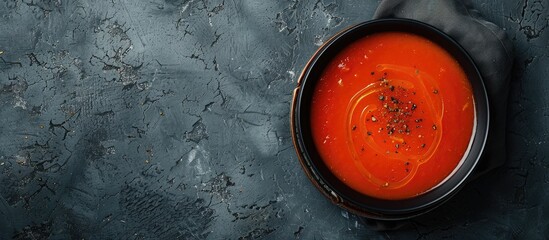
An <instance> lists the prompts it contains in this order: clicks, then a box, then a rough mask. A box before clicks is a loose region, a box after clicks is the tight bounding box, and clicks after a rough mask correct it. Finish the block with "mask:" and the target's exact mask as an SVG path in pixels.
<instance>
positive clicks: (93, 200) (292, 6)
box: [0, 0, 549, 239]
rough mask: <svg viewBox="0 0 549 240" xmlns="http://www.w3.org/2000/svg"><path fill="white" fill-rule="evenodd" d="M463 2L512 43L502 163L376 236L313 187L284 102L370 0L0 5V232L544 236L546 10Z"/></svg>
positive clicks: (548, 181)
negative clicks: (406, 224) (315, 56)
mask: <svg viewBox="0 0 549 240" xmlns="http://www.w3.org/2000/svg"><path fill="white" fill-rule="evenodd" d="M473 3H474V6H475V7H476V8H477V9H478V10H479V11H480V12H481V13H482V14H483V15H484V16H485V17H486V18H487V19H488V20H491V21H493V22H495V23H496V24H498V25H499V26H501V27H503V28H505V30H506V32H507V34H508V35H509V37H510V38H511V39H512V41H513V44H514V47H515V50H516V51H515V52H516V58H515V65H514V68H513V70H512V71H513V79H512V82H511V85H512V88H511V92H510V96H509V99H508V112H509V114H508V117H507V120H508V123H509V124H508V127H507V143H508V144H507V149H502V151H507V154H508V159H507V162H506V164H505V166H504V167H502V168H500V169H497V170H496V171H493V172H492V173H490V174H488V175H485V176H483V177H481V178H479V179H478V180H476V181H475V182H472V183H471V184H469V185H468V186H467V187H466V188H464V189H463V190H462V191H461V192H460V193H459V194H458V195H457V196H455V197H454V198H453V199H452V200H450V201H449V202H448V203H447V204H445V205H444V206H443V207H441V208H440V209H437V210H436V211H435V212H433V213H431V214H429V215H426V216H424V217H422V218H419V219H416V220H414V221H413V223H412V227H411V228H409V229H404V230H399V231H391V232H377V231H375V230H373V229H372V228H371V227H369V226H367V225H364V224H362V222H361V221H360V219H359V218H357V217H356V216H353V215H352V214H349V213H347V212H345V211H342V210H341V209H339V208H337V207H335V206H333V205H331V204H330V203H329V201H328V200H326V199H324V198H323V197H322V195H321V194H319V193H318V192H317V190H316V189H314V187H313V186H312V185H311V184H310V183H309V180H308V179H306V177H305V176H304V174H303V172H302V170H301V168H300V166H299V164H298V162H297V159H296V156H295V153H294V149H293V146H292V143H291V138H290V133H289V104H290V101H291V91H292V90H293V88H294V86H295V84H296V79H297V76H298V75H299V73H300V71H301V68H302V67H303V66H304V65H305V63H306V61H307V60H308V58H309V57H310V56H311V55H312V53H313V52H314V51H315V50H316V48H317V47H318V46H319V45H320V44H321V43H322V42H323V41H325V40H327V39H328V38H329V36H331V35H332V34H334V33H336V32H337V31H338V30H341V29H342V28H344V27H346V26H349V25H351V24H354V23H358V22H362V21H366V20H369V19H371V17H372V15H373V13H374V11H375V8H376V7H377V4H378V1H375V0H368V1H330V0H318V1H297V0H294V1H229V0H217V1H207V0H203V1H199V0H150V1H130V0H90V1H84V0H72V1H62V0H44V1H37V0H7V1H3V2H1V3H0V51H1V54H0V121H1V125H0V239H11V238H14V239H43V238H50V239H152V238H160V239H203V238H208V239H239V238H242V239H250V238H271V239H292V238H301V239H365V238H367V239H385V238H425V239H440V238H445V237H450V238H453V237H455V238H459V239H469V238H494V239H496V238H497V239H507V238H520V239H544V238H547V237H548V236H549V220H547V219H549V159H548V157H549V146H548V145H549V143H548V142H547V140H548V136H549V97H548V96H549V81H547V76H549V64H548V63H549V30H548V29H547V27H548V26H549V15H548V10H547V8H548V7H549V2H548V1H547V0H523V1H514V0H505V1H496V0H477V1H474V2H473ZM502 101H506V99H502Z"/></svg>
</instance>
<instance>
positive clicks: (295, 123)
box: [290, 18, 490, 220]
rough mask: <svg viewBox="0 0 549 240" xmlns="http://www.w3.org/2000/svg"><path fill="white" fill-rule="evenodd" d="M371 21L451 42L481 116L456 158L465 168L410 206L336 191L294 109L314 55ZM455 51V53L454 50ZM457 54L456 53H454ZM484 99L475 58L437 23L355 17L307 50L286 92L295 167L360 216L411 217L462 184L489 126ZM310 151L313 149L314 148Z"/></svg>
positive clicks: (314, 62)
mask: <svg viewBox="0 0 549 240" xmlns="http://www.w3.org/2000/svg"><path fill="white" fill-rule="evenodd" d="M372 26H377V27H379V26H385V27H386V26H392V27H396V28H398V27H404V26H405V27H412V28H411V29H410V30H408V29H402V30H400V31H401V32H409V33H413V34H417V35H420V36H422V37H424V38H427V39H430V40H432V41H433V42H435V44H438V45H441V43H445V44H449V45H450V46H451V47H452V48H453V49H452V50H453V51H454V53H450V54H451V55H452V57H453V58H455V59H456V60H457V61H458V62H459V63H460V66H461V67H462V68H465V67H464V66H463V63H466V64H469V65H468V66H466V67H467V68H468V69H467V71H466V69H464V71H466V73H467V77H468V80H469V82H470V83H471V85H472V88H473V91H474V93H473V95H474V99H475V115H479V112H480V113H481V115H482V116H481V117H480V118H481V119H479V118H478V117H477V116H476V117H475V121H476V128H475V132H474V133H473V134H472V136H471V146H472V147H473V145H474V147H475V151H474V152H473V151H469V153H468V154H467V156H465V155H464V157H463V159H462V161H463V162H465V161H468V165H467V168H466V169H465V170H461V169H459V168H462V167H463V166H459V165H458V167H456V171H462V173H461V175H462V177H461V178H460V179H458V180H455V181H454V182H455V183H454V184H452V186H450V187H449V189H448V190H447V191H444V192H443V193H440V194H437V195H436V196H435V197H434V199H432V200H431V201H423V203H422V204H417V205H416V206H408V207H406V208H401V209H399V208H383V207H379V206H368V205H367V204H364V202H361V201H357V200H356V199H352V198H350V197H349V196H348V194H345V193H342V190H341V189H338V187H334V183H333V181H332V182H330V180H328V179H327V178H326V176H325V175H326V173H325V171H324V173H322V171H320V172H319V169H318V167H319V164H318V162H319V161H320V162H322V159H316V162H315V159H313V157H311V156H310V155H311V151H312V150H311V149H310V148H311V147H307V146H310V145H311V144H307V142H306V141H305V138H307V136H306V133H304V132H306V131H302V130H303V128H302V123H303V122H302V121H303V117H304V116H303V115H306V114H303V113H302V111H301V110H300V109H302V108H303V105H306V103H305V104H304V101H303V98H304V91H306V88H307V86H314V82H315V81H316V79H312V80H311V79H310V76H311V73H312V72H313V70H314V69H315V66H317V63H318V62H319V61H320V58H321V57H324V58H326V59H330V56H328V57H326V56H325V54H327V51H328V50H330V48H336V49H337V46H335V45H336V44H338V41H339V44H340V45H341V44H342V43H340V42H341V41H344V40H345V41H351V42H352V41H356V40H357V39H360V37H358V38H357V37H355V38H353V37H352V36H354V35H352V34H353V33H354V34H355V35H356V36H361V37H364V36H367V35H370V34H374V33H376V32H375V31H373V32H368V31H366V33H356V32H357V31H361V30H368V28H370V29H371V28H372ZM374 29H375V27H374ZM413 29H416V30H417V29H420V30H422V31H425V32H424V33H420V34H418V33H416V32H413V31H414V30H413ZM383 31H392V30H382V31H381V32H383ZM425 33H431V34H434V35H435V36H437V40H436V41H434V40H433V39H431V38H429V37H427V36H424V35H423V34H425ZM349 36H350V37H349ZM345 38H347V39H345ZM342 39H343V40H342ZM441 41H442V42H441ZM333 46H335V47H333ZM340 47H344V45H341V46H340ZM441 47H442V46H441ZM443 48H444V49H445V50H447V51H450V50H448V49H447V48H445V47H443ZM332 51H335V50H332ZM456 52H457V53H458V54H461V55H460V56H456ZM458 57H460V58H459V59H458ZM324 61H328V60H324ZM321 69H322V68H321ZM471 75H473V76H471ZM472 78H474V79H472ZM311 81H314V82H313V83H312V85H311V84H308V82H311ZM473 81H475V82H473ZM309 88H311V87H309ZM309 91H311V90H309ZM479 96H480V97H479ZM489 105H490V104H489V99H488V94H487V91H486V87H485V85H484V80H483V78H482V75H481V73H480V71H479V69H478V67H477V65H476V64H475V62H474V60H473V59H472V58H471V56H470V55H469V54H468V52H467V51H466V50H465V49H464V48H463V47H462V46H461V45H460V44H459V43H458V42H457V41H455V40H454V39H453V38H452V37H450V36H449V35H447V34H446V33H444V32H443V31H441V30H439V29H437V28H436V27H434V26H432V25H429V24H426V23H424V22H420V21H417V20H412V19H402V18H384V19H377V20H370V21H365V22H361V23H358V24H354V25H352V26H349V27H347V28H345V29H343V30H341V31H339V32H338V33H336V34H335V35H333V36H332V37H331V38H330V39H328V40H327V41H326V42H325V43H324V44H322V45H321V46H320V47H319V48H318V49H317V50H316V52H315V53H314V54H313V56H312V57H311V58H310V59H309V61H308V62H307V63H306V65H305V66H304V68H303V71H302V72H301V74H300V76H299V78H298V80H297V87H296V88H295V89H294V91H293V98H292V103H291V110H290V128H291V135H292V141H293V145H294V148H295V150H296V153H297V156H298V160H299V162H300V165H301V167H302V168H303V170H304V172H305V174H306V176H307V178H309V180H310V181H311V182H312V183H313V185H314V186H315V187H316V188H317V189H318V190H319V191H320V192H321V193H322V194H323V195H324V196H325V197H327V198H328V199H330V200H331V201H332V202H333V203H334V204H336V205H338V206H340V207H342V208H343V209H346V210H348V211H350V212H352V213H355V214H357V215H360V216H365V217H369V218H372V219H380V220H401V219H408V218H412V217H415V216H417V215H420V214H423V213H426V212H428V211H430V210H432V209H434V208H436V207H437V206H439V205H441V204H442V203H444V202H445V201H447V200H448V199H449V198H450V197H451V196H452V195H454V194H456V193H457V192H458V191H459V190H460V189H461V188H462V187H463V185H464V184H465V182H466V181H467V180H468V178H469V177H470V176H471V173H472V172H473V170H474V169H475V167H476V166H477V163H478V162H479V161H480V159H481V157H482V154H483V153H484V149H485V145H486V141H487V138H488V132H489V129H490V128H489V126H490V106H489ZM481 111H482V112H481ZM479 129H481V130H482V131H480V132H479V131H478V130H479ZM479 133H480V135H479ZM309 137H310V136H309ZM313 145H314V144H313ZM314 151H316V149H315V150H314ZM314 151H313V152H314ZM472 154H475V155H472ZM461 165H463V164H461ZM463 171H465V172H463ZM454 175H455V174H454ZM451 177H453V176H451ZM446 181H447V180H445V181H444V182H443V184H445V182H446ZM340 188H344V187H340ZM347 188H349V187H347ZM436 188H438V186H437V187H435V188H434V189H436ZM432 191H433V190H429V191H428V192H426V193H424V194H420V195H419V196H418V197H421V196H424V195H426V194H428V193H430V192H432ZM355 192H356V191H355ZM362 195H363V194H362ZM363 196H365V195H363ZM366 197H367V198H372V197H369V196H366ZM414 198H416V197H414ZM414 198H410V199H414ZM404 200H406V201H408V200H409V199H404ZM377 201H384V202H392V203H394V204H393V205H398V202H402V201H403V200H381V199H377Z"/></svg>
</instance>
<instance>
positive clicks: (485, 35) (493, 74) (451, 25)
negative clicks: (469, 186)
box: [374, 0, 513, 176]
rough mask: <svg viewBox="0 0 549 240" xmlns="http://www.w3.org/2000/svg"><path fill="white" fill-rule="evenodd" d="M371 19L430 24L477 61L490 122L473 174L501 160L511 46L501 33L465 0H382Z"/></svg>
mask: <svg viewBox="0 0 549 240" xmlns="http://www.w3.org/2000/svg"><path fill="white" fill-rule="evenodd" d="M374 18H408V19H414V20H418V21H422V22H425V23H427V24H430V25H432V26H434V27H436V28H438V29H440V30H442V31H444V32H445V33H446V34H448V35H450V36H451V37H452V38H454V40H456V41H457V42H459V44H460V45H461V46H462V47H464V48H465V49H466V50H467V52H468V53H469V54H470V55H471V57H472V58H473V60H474V61H475V63H476V64H477V66H478V68H479V70H480V72H481V74H482V76H483V78H484V84H485V85H486V88H487V91H488V99H489V102H490V111H491V121H490V132H489V136H488V142H487V145H486V151H485V154H484V157H483V159H482V161H481V162H480V163H479V165H478V167H477V173H476V174H477V176H478V175H480V174H482V173H484V172H487V171H489V170H491V169H493V168H495V167H498V166H500V165H502V164H503V163H504V162H505V156H506V154H505V119H506V109H507V94H508V91H509V80H510V72H511V68H512V64H513V51H512V45H511V42H510V41H509V39H508V38H507V36H506V34H505V32H504V31H503V30H502V29H501V28H499V27H498V26H496V25H495V24H493V23H491V22H488V21H486V20H484V19H483V18H482V17H481V16H480V14H479V12H478V11H476V10H475V9H473V8H472V5H471V2H470V1H468V0H464V1H459V0H414V1H409V0H383V1H381V3H380V4H379V7H378V9H377V10H376V13H375V14H374Z"/></svg>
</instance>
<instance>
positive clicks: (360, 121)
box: [311, 32, 475, 200]
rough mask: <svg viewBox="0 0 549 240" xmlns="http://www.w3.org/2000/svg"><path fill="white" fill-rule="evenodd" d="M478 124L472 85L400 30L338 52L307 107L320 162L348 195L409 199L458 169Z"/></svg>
mask: <svg viewBox="0 0 549 240" xmlns="http://www.w3.org/2000/svg"><path fill="white" fill-rule="evenodd" d="M474 126H475V105H474V99H473V91H472V87H471V85H470V83H469V81H468V79H467V76H466V74H465V72H464V71H463V69H462V68H461V67H460V65H459V64H458V62H457V61H456V60H455V59H454V58H453V57H452V56H451V55H450V54H449V53H448V52H446V51H445V50H444V49H443V48H441V47H440V46H438V45H437V44H435V43H433V42H431V41H429V40H428V39H425V38H423V37H421V36H418V35H414V34H410V33H404V32H385V33H376V34H372V35H369V36H366V37H364V38H362V39H360V40H357V41H355V42H353V43H352V44H350V45H349V46H347V47H346V48H344V49H343V50H342V51H341V52H339V53H338V54H337V55H336V56H335V58H334V59H333V60H332V61H331V62H330V63H329V64H328V66H327V67H326V68H325V70H324V72H323V73H322V74H321V78H320V79H319V81H318V83H317V85H316V87H315V90H314V93H313V99H312V104H311V130H312V136H313V140H314V144H315V146H316V148H317V149H318V152H319V154H320V157H321V158H322V160H323V161H324V163H325V164H326V165H327V166H328V168H329V169H330V171H332V172H333V173H334V175H335V176H336V177H337V178H338V179H340V180H341V181H342V182H344V183H345V184H347V185H348V186H349V187H351V188H352V189H354V190H356V191H358V192H360V193H362V194H365V195H368V196H371V197H375V198H380V199H394V200H396V199H406V198H411V197H414V196H417V195H420V194H422V193H425V192H427V191H429V190H430V189H433V188H434V187H436V186H437V185H438V184H441V183H442V182H444V180H445V179H446V178H448V177H449V176H450V175H451V174H452V172H453V171H454V170H455V169H456V168H457V167H458V166H459V164H460V162H461V161H462V159H463V158H464V156H465V154H466V153H467V151H468V149H469V146H470V144H471V142H472V141H471V138H472V135H473V131H474Z"/></svg>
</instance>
